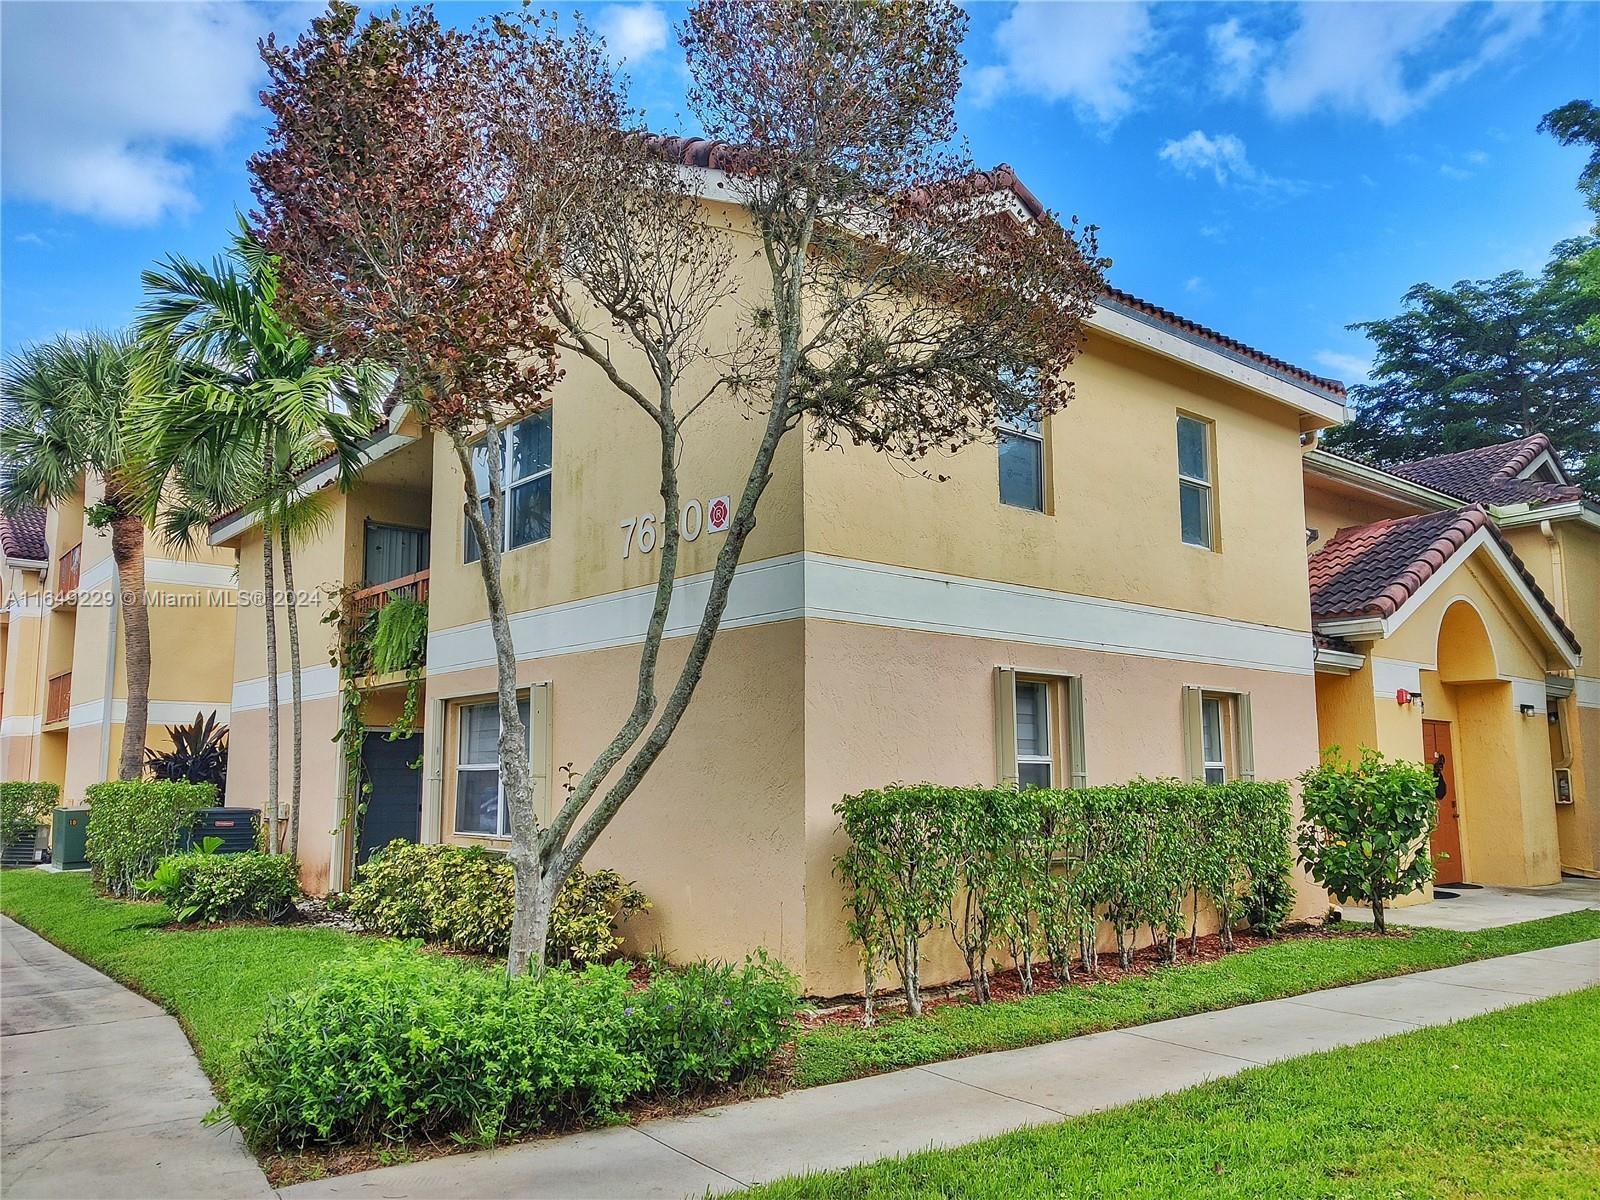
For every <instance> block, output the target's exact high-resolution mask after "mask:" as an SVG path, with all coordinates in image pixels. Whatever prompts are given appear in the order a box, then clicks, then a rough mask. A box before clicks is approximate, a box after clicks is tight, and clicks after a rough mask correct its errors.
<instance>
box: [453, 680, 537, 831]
mask: <svg viewBox="0 0 1600 1200" xmlns="http://www.w3.org/2000/svg"><path fill="white" fill-rule="evenodd" d="M517 699H518V700H524V699H525V700H527V702H528V717H527V719H526V720H525V721H523V728H524V732H526V734H527V735H528V765H529V769H530V774H533V773H534V772H533V771H532V768H533V695H532V693H531V692H529V691H527V690H526V689H524V690H522V691H519V692H518V693H517ZM499 704H500V702H499V701H498V700H496V699H494V698H492V697H491V698H490V699H488V700H462V701H459V702H458V703H457V704H456V775H455V785H454V788H453V789H452V795H451V797H450V809H451V817H450V825H451V832H453V833H454V834H455V835H456V836H457V837H475V838H494V839H496V840H498V841H508V840H509V839H510V837H511V819H510V815H509V813H508V811H507V809H506V789H505V782H504V779H503V777H502V776H501V775H500V759H499V755H498V754H496V756H495V760H494V761H493V762H489V763H465V762H462V761H461V758H462V755H463V754H464V753H465V752H466V745H465V737H466V731H467V720H466V717H467V710H468V709H470V708H495V709H498V708H499ZM497 715H498V714H497ZM496 744H497V745H498V742H497V743H496ZM463 771H493V772H494V773H495V776H496V778H495V790H494V795H495V828H496V829H497V830H498V829H503V830H505V832H504V833H485V832H483V830H481V829H462V828H461V827H460V826H461V774H462V772H463Z"/></svg>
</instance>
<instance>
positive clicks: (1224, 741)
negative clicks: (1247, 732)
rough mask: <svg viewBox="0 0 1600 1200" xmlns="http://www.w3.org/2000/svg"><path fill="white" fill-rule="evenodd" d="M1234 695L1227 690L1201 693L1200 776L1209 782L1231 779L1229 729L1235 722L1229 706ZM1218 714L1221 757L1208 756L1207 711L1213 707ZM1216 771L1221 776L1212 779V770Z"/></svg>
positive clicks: (1225, 781) (1224, 781)
mask: <svg viewBox="0 0 1600 1200" xmlns="http://www.w3.org/2000/svg"><path fill="white" fill-rule="evenodd" d="M1232 700H1233V697H1231V696H1229V695H1228V694H1227V693H1225V692H1202V693H1200V776H1201V778H1202V779H1203V780H1204V781H1205V782H1206V783H1208V784H1217V783H1227V782H1228V779H1229V766H1228V740H1229V739H1228V731H1229V728H1230V726H1232V725H1233V724H1234V722H1231V721H1229V719H1228V707H1229V705H1230V704H1231V703H1232ZM1213 708H1214V710H1215V711H1216V714H1217V750H1218V752H1219V754H1220V755H1221V757H1220V758H1216V759H1212V758H1208V757H1206V751H1205V745H1206V712H1207V710H1208V709H1213ZM1213 771H1216V772H1217V773H1218V774H1219V775H1220V776H1221V778H1220V779H1212V778H1211V772H1213Z"/></svg>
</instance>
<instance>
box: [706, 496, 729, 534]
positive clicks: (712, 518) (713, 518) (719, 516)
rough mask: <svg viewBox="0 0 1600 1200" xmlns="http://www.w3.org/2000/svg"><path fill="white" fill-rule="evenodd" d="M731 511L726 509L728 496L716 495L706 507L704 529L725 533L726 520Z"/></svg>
mask: <svg viewBox="0 0 1600 1200" xmlns="http://www.w3.org/2000/svg"><path fill="white" fill-rule="evenodd" d="M731 516H732V513H731V512H730V511H729V509H728V498H727V497H726V496H718V497H717V498H716V499H715V500H713V501H712V502H711V503H710V504H709V505H708V506H707V507H706V530H707V532H709V533H727V532H728V521H729V518H730V517H731Z"/></svg>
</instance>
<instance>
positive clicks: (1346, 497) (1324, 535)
mask: <svg viewBox="0 0 1600 1200" xmlns="http://www.w3.org/2000/svg"><path fill="white" fill-rule="evenodd" d="M1305 505H1306V529H1307V530H1315V531H1316V537H1315V538H1314V539H1313V540H1312V541H1311V543H1310V545H1308V546H1307V548H1306V549H1307V552H1308V553H1309V552H1311V551H1315V550H1319V549H1321V548H1322V546H1323V544H1324V543H1325V542H1327V541H1328V540H1329V539H1330V538H1332V537H1333V536H1334V534H1336V533H1338V532H1339V531H1340V530H1341V529H1349V528H1351V527H1353V526H1356V525H1370V524H1371V523H1372V522H1373V521H1387V520H1389V519H1391V518H1393V517H1409V516H1414V515H1416V514H1418V513H1420V512H1423V511H1424V510H1423V509H1422V508H1421V507H1420V506H1417V505H1413V504H1405V503H1402V502H1400V501H1397V500H1391V499H1389V498H1388V497H1384V496H1377V495H1374V494H1373V493H1371V492H1367V491H1361V490H1358V489H1356V488H1354V487H1351V486H1350V485H1348V484H1344V483H1340V482H1337V481H1335V480H1331V479H1326V478H1324V477H1322V476H1319V475H1314V474H1312V473H1311V472H1309V471H1308V472H1306V475H1305Z"/></svg>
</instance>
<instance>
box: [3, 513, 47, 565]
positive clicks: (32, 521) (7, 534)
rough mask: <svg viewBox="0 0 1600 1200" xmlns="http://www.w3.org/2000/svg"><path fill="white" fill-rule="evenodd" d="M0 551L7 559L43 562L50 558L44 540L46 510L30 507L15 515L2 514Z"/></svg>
mask: <svg viewBox="0 0 1600 1200" xmlns="http://www.w3.org/2000/svg"><path fill="white" fill-rule="evenodd" d="M0 551H3V552H4V553H5V556H6V557H7V558H25V559H28V560H30V561H33V562H43V561H45V560H46V559H48V558H49V557H50V546H49V543H47V542H46V541H45V539H44V509H42V508H37V507H34V506H31V505H30V506H29V507H27V508H23V509H18V510H17V511H16V512H14V513H3V512H0Z"/></svg>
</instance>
